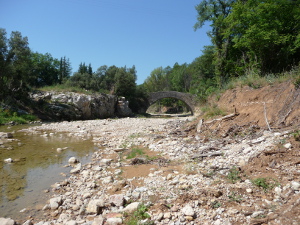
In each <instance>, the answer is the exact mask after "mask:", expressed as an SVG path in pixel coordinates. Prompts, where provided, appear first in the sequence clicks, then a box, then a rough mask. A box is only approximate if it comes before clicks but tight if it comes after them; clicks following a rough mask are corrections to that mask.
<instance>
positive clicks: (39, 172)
mask: <svg viewBox="0 0 300 225" xmlns="http://www.w3.org/2000/svg"><path fill="white" fill-rule="evenodd" d="M14 129H17V128H14ZM14 139H18V140H15V141H13V142H11V143H5V144H4V146H5V147H4V146H3V145H2V146H1V145H0V190H1V193H0V217H12V218H14V219H20V218H21V217H24V215H21V214H20V213H19V211H20V210H22V209H24V208H27V209H28V208H32V207H34V206H36V205H37V204H41V205H44V204H45V203H46V199H47V196H46V195H45V193H43V191H44V190H45V189H48V188H49V187H50V186H51V185H52V184H54V183H55V182H58V181H61V180H63V179H65V178H64V177H63V176H62V175H61V173H66V174H68V173H69V171H70V169H71V168H70V167H67V168H65V167H64V166H65V165H67V164H68V159H69V158H70V157H72V156H75V157H76V158H77V159H79V160H80V161H81V162H82V163H87V162H88V161H89V160H90V158H91V153H92V152H94V150H95V147H94V145H93V143H92V142H91V141H90V140H82V138H79V137H74V136H68V135H67V134H55V135H48V136H47V137H45V136H42V135H36V134H35V135H32V134H30V135H27V134H25V133H23V132H15V133H14ZM57 148H62V149H63V150H62V151H57ZM6 158H12V159H13V160H14V162H13V163H11V164H6V163H4V159H6Z"/></svg>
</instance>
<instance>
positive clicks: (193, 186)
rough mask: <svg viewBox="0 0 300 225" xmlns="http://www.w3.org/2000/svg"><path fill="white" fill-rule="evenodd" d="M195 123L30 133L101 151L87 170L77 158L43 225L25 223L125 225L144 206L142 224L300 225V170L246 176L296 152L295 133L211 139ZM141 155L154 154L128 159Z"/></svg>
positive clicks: (145, 122)
mask: <svg viewBox="0 0 300 225" xmlns="http://www.w3.org/2000/svg"><path fill="white" fill-rule="evenodd" d="M192 124H197V121H196V118H195V117H176V118H123V119H105V120H90V121H76V122H58V123H47V124H43V125H41V126H38V127H31V128H29V129H27V130H24V132H27V133H28V134H30V133H32V134H38V135H43V136H45V137H47V136H49V135H58V134H59V133H61V132H63V133H68V135H70V136H77V137H80V138H82V139H84V140H86V139H91V141H93V142H94V145H95V146H97V147H98V148H99V150H97V151H96V152H94V154H93V158H92V161H91V162H90V163H88V164H85V165H82V164H81V163H80V162H77V160H76V158H71V159H70V161H69V162H70V165H66V166H70V176H68V178H66V179H65V180H64V181H62V182H58V183H55V184H53V186H52V187H51V191H50V192H51V194H52V197H51V198H50V199H49V201H48V202H45V205H44V207H43V208H42V209H41V210H42V211H43V217H42V218H35V217H31V218H28V220H27V221H25V220H24V221H18V222H19V223H21V224H35V225H52V224H56V225H58V224H68V225H71V224H72V225H76V224H83V225H97V224H99V225H102V224H107V225H110V224H111V225H112V224H125V223H126V222H127V221H128V220H129V219H130V218H133V217H134V216H133V215H135V214H134V212H135V211H136V210H137V209H138V208H139V209H141V207H143V209H147V210H148V211H147V213H148V215H149V218H147V216H145V217H143V218H142V217H140V218H139V220H140V224H170V225H180V224H182V225H185V224H214V225H218V224H227V225H230V224H232V225H233V224H299V221H300V218H299V214H298V215H295V214H291V215H292V216H290V217H289V218H285V217H286V216H287V215H290V214H289V213H291V212H293V211H294V210H295V208H297V207H299V205H300V192H299V191H300V180H299V174H300V168H299V164H295V165H294V166H293V167H290V166H288V165H286V166H285V165H279V164H276V163H274V165H273V166H270V167H269V168H270V169H269V170H270V173H271V170H272V169H273V170H275V169H280V171H283V174H286V175H285V179H282V180H278V178H277V179H275V178H274V179H273V177H271V176H270V177H266V178H265V179H263V178H262V177H259V176H258V177H257V178H259V179H260V180H257V178H256V177H252V176H251V174H250V175H249V174H244V173H243V168H244V167H245V168H246V167H247V165H248V164H249V163H251V160H252V159H253V158H256V157H259V156H260V155H262V154H263V153H264V152H270V151H272V150H273V149H274V148H275V147H276V146H278V145H279V144H282V146H283V149H285V150H286V151H292V150H293V151H294V150H295V149H294V146H293V144H292V143H290V142H289V141H288V140H290V138H291V136H292V134H291V133H292V131H289V130H285V131H276V132H274V131H272V132H271V131H266V130H259V131H257V132H256V133H255V134H251V135H240V136H236V137H226V138H218V137H214V136H210V137H207V136H206V137H203V136H202V135H201V133H197V132H196V131H194V130H195V126H193V125H192ZM282 140H285V143H281V142H282ZM287 144H289V145H287ZM134 148H136V149H142V150H144V151H145V152H146V153H144V154H141V155H137V156H135V157H133V158H132V159H127V158H126V153H128V152H130V151H131V150H132V149H134ZM62 151H63V150H62ZM297 151H299V149H298V150H297ZM147 154H148V155H147ZM270 154H271V153H270ZM274 154H275V153H274ZM297 154H298V153H297ZM297 157H298V156H297ZM129 171H132V174H130V173H129ZM253 171H254V170H253ZM255 175H257V174H256V173H255ZM253 176H254V172H253ZM254 178H256V180H257V181H260V182H261V183H255V182H254V181H255V179H254ZM264 185H267V186H264ZM288 207H290V208H288ZM283 209H284V210H283ZM298 209H299V208H298ZM0 220H1V221H2V222H3V221H4V220H5V219H4V218H0ZM7 220H8V219H7ZM286 222H288V223H286ZM3 224H10V221H7V223H5V221H4V222H3Z"/></svg>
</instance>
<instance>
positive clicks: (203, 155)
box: [191, 152, 223, 159]
mask: <svg viewBox="0 0 300 225" xmlns="http://www.w3.org/2000/svg"><path fill="white" fill-rule="evenodd" d="M220 155H223V152H209V153H205V154H198V155H193V156H192V157H191V158H192V159H197V158H204V157H211V156H220Z"/></svg>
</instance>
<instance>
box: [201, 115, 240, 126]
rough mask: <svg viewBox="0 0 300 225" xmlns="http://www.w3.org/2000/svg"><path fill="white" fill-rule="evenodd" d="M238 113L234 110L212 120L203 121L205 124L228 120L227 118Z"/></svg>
mask: <svg viewBox="0 0 300 225" xmlns="http://www.w3.org/2000/svg"><path fill="white" fill-rule="evenodd" d="M238 115H239V113H236V112H235V113H232V114H229V115H227V116H223V117H221V118H217V119H213V120H210V121H207V122H205V124H210V123H214V122H216V121H222V120H228V119H231V118H233V117H235V116H238Z"/></svg>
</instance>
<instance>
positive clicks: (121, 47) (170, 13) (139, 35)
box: [0, 0, 210, 84]
mask: <svg viewBox="0 0 300 225" xmlns="http://www.w3.org/2000/svg"><path fill="white" fill-rule="evenodd" d="M200 2H201V0H0V27H1V28H4V29H6V31H7V34H8V37H9V36H10V33H11V31H20V32H21V33H22V35H23V36H27V37H28V39H29V46H30V48H31V50H32V51H36V52H39V53H43V54H44V53H47V52H48V53H50V54H51V55H52V56H53V57H55V58H58V59H60V57H63V56H66V57H67V58H69V59H70V62H71V64H72V68H73V72H75V71H76V70H77V69H78V66H79V64H80V63H81V62H85V63H86V64H89V63H91V65H92V67H93V70H94V71H96V70H97V68H99V67H100V66H102V65H107V66H112V65H116V66H118V67H121V66H127V67H131V66H133V65H135V67H136V70H137V76H138V79H137V83H138V84H141V83H143V82H144V80H145V79H146V78H147V77H148V76H149V75H150V73H151V71H152V70H153V69H155V68H157V67H160V66H162V67H166V66H171V67H172V66H173V65H174V64H175V63H176V62H178V63H179V64H182V63H191V62H192V61H193V60H194V59H195V58H196V57H198V56H200V55H201V54H202V52H201V50H202V49H203V46H205V45H209V44H210V39H209V38H208V36H207V34H206V33H207V31H208V30H209V29H210V27H209V26H208V25H206V26H204V27H203V28H202V29H200V30H197V31H196V32H195V31H194V29H193V25H194V24H195V23H196V17H197V12H196V10H195V5H197V4H199V3H200Z"/></svg>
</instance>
